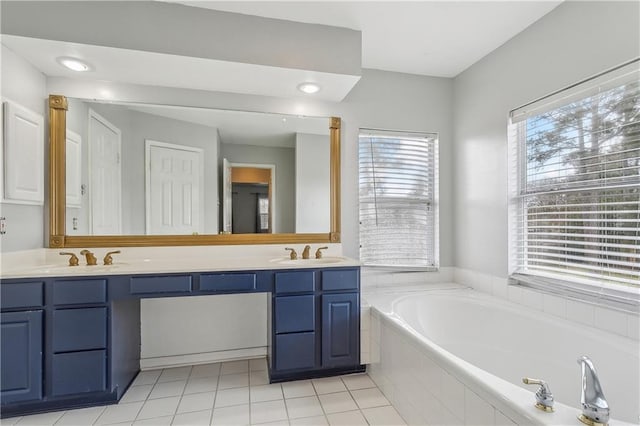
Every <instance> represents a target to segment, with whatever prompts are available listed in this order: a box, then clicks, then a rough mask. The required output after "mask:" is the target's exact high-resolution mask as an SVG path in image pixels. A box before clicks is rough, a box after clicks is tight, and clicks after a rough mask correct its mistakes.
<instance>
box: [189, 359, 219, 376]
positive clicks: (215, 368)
mask: <svg viewBox="0 0 640 426" xmlns="http://www.w3.org/2000/svg"><path fill="white" fill-rule="evenodd" d="M219 375H220V363H218V362H216V363H213V364H200V365H194V366H193V368H192V369H191V375H190V376H189V378H200V377H217V376H219Z"/></svg>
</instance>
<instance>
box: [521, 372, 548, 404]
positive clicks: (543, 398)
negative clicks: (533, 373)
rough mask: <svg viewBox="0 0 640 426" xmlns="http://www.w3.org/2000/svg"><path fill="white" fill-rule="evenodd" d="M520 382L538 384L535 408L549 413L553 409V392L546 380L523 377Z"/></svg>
mask: <svg viewBox="0 0 640 426" xmlns="http://www.w3.org/2000/svg"><path fill="white" fill-rule="evenodd" d="M522 383H524V384H526V385H540V388H539V389H538V392H536V408H538V409H540V410H542V411H546V412H547V413H550V412H552V411H553V394H552V393H551V389H549V385H547V382H545V381H544V380H540V379H531V378H529V377H523V378H522Z"/></svg>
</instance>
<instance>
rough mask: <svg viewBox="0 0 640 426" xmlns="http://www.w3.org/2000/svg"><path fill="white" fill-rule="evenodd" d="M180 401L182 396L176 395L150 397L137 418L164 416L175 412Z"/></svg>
mask: <svg viewBox="0 0 640 426" xmlns="http://www.w3.org/2000/svg"><path fill="white" fill-rule="evenodd" d="M179 403H180V397H179V396H174V397H171V398H160V399H148V400H147V401H146V402H145V403H144V405H143V406H142V409H141V410H140V413H139V414H138V417H136V420H144V419H152V418H154V417H164V416H170V415H172V414H175V412H176V409H177V408H178V404H179Z"/></svg>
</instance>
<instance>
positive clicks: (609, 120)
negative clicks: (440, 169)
mask: <svg viewBox="0 0 640 426" xmlns="http://www.w3.org/2000/svg"><path fill="white" fill-rule="evenodd" d="M639 76H640V73H639V71H638V62H637V61H636V62H634V63H632V64H630V65H627V66H625V67H621V68H619V69H616V70H615V71H612V72H610V73H606V74H603V75H600V76H598V77H597V78H595V79H592V80H589V81H587V82H584V83H582V84H579V85H576V86H574V87H572V88H570V89H567V90H564V91H562V92H559V93H556V94H554V95H552V96H550V97H547V98H545V99H543V100H541V101H538V102H535V103H532V104H530V105H528V106H526V107H523V108H520V109H518V110H515V111H513V112H512V115H511V118H512V120H511V123H512V124H511V127H510V143H511V156H512V163H511V164H512V166H513V167H514V169H513V170H512V178H511V180H512V182H511V184H512V185H511V197H512V200H511V202H512V208H513V210H512V211H513V214H514V216H512V226H513V228H512V229H513V230H514V231H515V235H514V236H513V237H514V238H512V248H511V257H512V258H511V262H512V263H511V265H512V270H513V271H514V272H516V273H523V274H528V275H537V276H541V277H547V278H552V279H558V280H563V281H568V282H571V283H580V284H592V285H597V286H600V287H602V286H603V285H611V284H613V285H614V287H615V286H620V285H622V286H626V287H627V288H636V287H640V79H639Z"/></svg>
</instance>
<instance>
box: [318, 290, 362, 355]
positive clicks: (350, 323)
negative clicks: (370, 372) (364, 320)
mask: <svg viewBox="0 0 640 426" xmlns="http://www.w3.org/2000/svg"><path fill="white" fill-rule="evenodd" d="M359 327H360V321H359V310H358V294H357V293H344V294H325V295H323V296H322V366H323V367H340V366H349V365H357V364H358V363H359V360H360V356H359V353H358V348H359V346H360V339H359V334H360V333H359V332H360V330H359Z"/></svg>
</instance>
